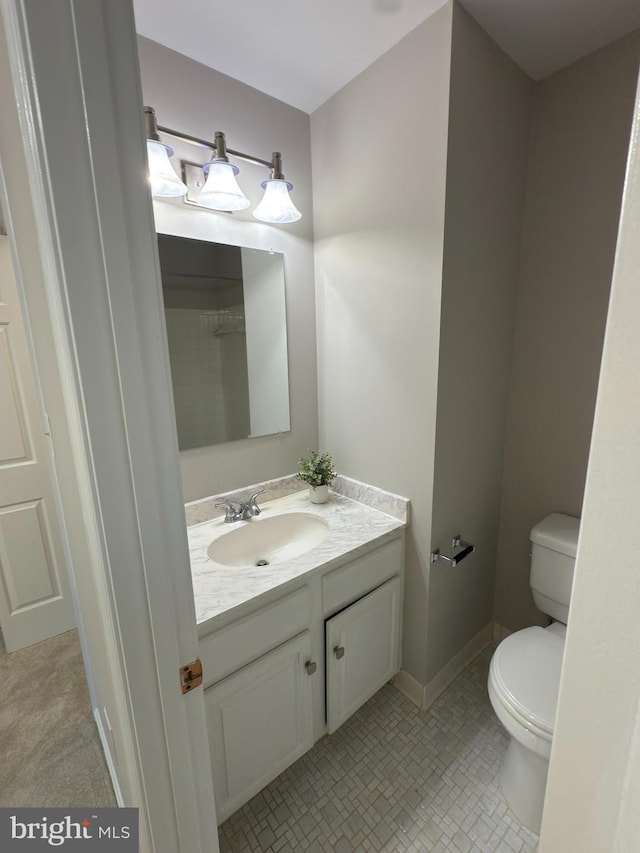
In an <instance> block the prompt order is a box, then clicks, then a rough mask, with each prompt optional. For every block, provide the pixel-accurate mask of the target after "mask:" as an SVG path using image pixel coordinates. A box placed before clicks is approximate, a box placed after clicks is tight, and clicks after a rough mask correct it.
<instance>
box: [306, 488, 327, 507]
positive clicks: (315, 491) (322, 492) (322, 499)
mask: <svg viewBox="0 0 640 853" xmlns="http://www.w3.org/2000/svg"><path fill="white" fill-rule="evenodd" d="M328 498H329V486H309V500H310V501H311V503H312V504H323V503H326V502H327V499H328Z"/></svg>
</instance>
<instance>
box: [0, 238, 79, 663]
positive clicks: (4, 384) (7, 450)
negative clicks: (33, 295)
mask: <svg viewBox="0 0 640 853" xmlns="http://www.w3.org/2000/svg"><path fill="white" fill-rule="evenodd" d="M0 400H1V401H2V405H1V406H0V628H2V633H3V635H4V641H5V645H6V647H7V651H10V652H11V651H15V650H16V649H20V648H23V647H24V646H28V645H31V644H32V643H37V642H40V641H41V640H45V639H47V638H48V637H52V636H54V635H55V634H60V633H62V632H63V631H68V630H69V629H70V628H73V627H74V626H75V617H74V613H73V605H72V601H71V592H70V587H69V579H68V575H67V570H66V565H65V557H64V551H63V547H62V538H61V534H60V528H59V522H58V518H57V515H56V508H55V498H54V492H53V487H52V483H51V479H50V477H51V473H50V470H49V464H48V459H47V447H46V444H45V441H46V438H45V433H44V429H43V427H42V417H41V414H40V410H39V408H38V398H37V392H36V384H35V381H34V377H33V373H32V366H31V359H30V356H29V350H28V346H27V339H26V334H25V329H24V324H23V321H22V314H21V310H20V304H19V301H18V294H17V289H16V284H15V279H14V275H13V264H12V261H11V254H10V246H9V238H8V237H3V236H0Z"/></svg>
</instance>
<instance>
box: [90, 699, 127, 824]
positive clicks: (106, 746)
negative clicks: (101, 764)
mask: <svg viewBox="0 0 640 853" xmlns="http://www.w3.org/2000/svg"><path fill="white" fill-rule="evenodd" d="M93 718H94V720H95V721H96V726H97V727H98V735H99V737H100V742H101V743H102V751H103V752H104V757H105V759H106V762H107V767H108V769H109V776H110V777H111V784H112V785H113V793H114V794H115V797H116V802H117V803H118V806H120V808H124V798H123V796H122V791H121V789H120V781H119V779H118V773H117V771H116V764H115V761H114V759H113V753H112V751H111V743H110V742H109V738H108V737H107V733H106V732H105V730H104V725H103V723H102V717H101V716H100V712H99V711H98V709H97V708H94V709H93Z"/></svg>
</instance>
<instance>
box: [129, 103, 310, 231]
mask: <svg viewBox="0 0 640 853" xmlns="http://www.w3.org/2000/svg"><path fill="white" fill-rule="evenodd" d="M144 116H145V129H146V135H147V151H148V159H149V174H150V183H151V192H152V195H153V196H154V198H168V197H176V196H184V195H186V193H187V192H188V188H187V186H186V184H184V183H183V182H182V181H181V180H180V178H179V177H178V176H177V174H176V173H175V171H174V170H173V167H172V166H171V163H170V161H169V157H171V156H172V155H173V151H172V150H171V148H170V147H169V146H168V145H165V144H164V143H163V142H162V140H161V139H160V133H163V134H166V135H168V136H173V137H174V138H175V139H180V140H182V141H184V142H189V143H191V144H192V145H198V146H201V147H204V148H208V149H210V150H211V151H212V152H213V156H212V157H211V160H210V161H209V163H207V164H205V165H204V166H202V167H200V166H198V167H196V168H198V169H202V172H203V173H204V175H206V180H204V179H203V180H202V182H201V183H202V184H204V186H203V187H202V189H201V190H200V193H199V194H198V196H197V198H196V199H195V200H193V201H190V203H195V204H196V205H199V206H200V207H206V208H209V209H210V210H220V211H225V212H229V211H234V210H244V209H245V208H247V207H249V205H250V203H251V202H250V201H249V199H248V198H247V197H246V196H245V194H244V193H243V192H242V190H241V189H240V187H239V186H238V182H237V181H236V175H237V174H238V171H239V170H238V167H237V166H235V165H233V164H232V163H230V162H229V156H228V155H231V156H232V157H234V158H236V159H239V160H245V161H246V162H248V163H253V164H254V165H257V166H262V167H263V168H266V169H269V171H270V173H271V174H270V177H269V178H268V179H267V180H266V181H263V182H262V185H261V186H262V188H263V189H264V196H263V198H262V201H261V202H260V204H259V205H258V206H257V207H256V209H255V210H254V212H253V215H254V216H255V217H256V219H260V220H261V221H262V222H272V223H275V224H286V223H288V222H296V221H297V220H298V219H300V218H301V216H302V214H301V213H300V211H299V210H298V209H297V208H296V206H295V205H294V204H293V202H292V201H291V198H290V196H289V192H290V191H291V190H292V189H293V184H291V183H289V182H288V181H285V179H284V175H283V173H282V155H281V154H280V152H279V151H274V153H273V155H272V158H271V160H262V159H260V158H259V157H253V156H252V155H250V154H243V153H241V152H240V151H234V150H233V149H231V148H227V145H226V140H225V136H224V133H222V132H221V131H217V132H216V134H215V137H214V142H208V141H207V140H205V139H199V138H198V137H196V136H190V135H189V134H186V133H181V132H180V131H177V130H171V129H170V128H168V127H162V126H158V124H157V122H156V116H155V110H154V109H153V108H152V107H145V108H144ZM185 165H188V166H190V167H193V166H194V164H193V163H188V162H187V161H184V162H183V168H184V166H185ZM198 183H200V181H199V182H198Z"/></svg>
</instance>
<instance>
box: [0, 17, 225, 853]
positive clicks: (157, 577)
mask: <svg viewBox="0 0 640 853" xmlns="http://www.w3.org/2000/svg"><path fill="white" fill-rule="evenodd" d="M0 12H1V14H2V16H3V21H4V25H5V29H6V33H7V38H6V41H7V48H8V52H9V57H10V63H11V67H12V80H13V87H14V96H15V101H16V103H17V105H18V110H19V114H20V117H21V122H22V134H21V136H22V145H23V154H24V158H25V166H26V171H27V174H28V186H26V187H24V189H23V192H24V193H25V194H26V195H27V196H28V198H29V203H30V205H31V206H32V208H33V214H34V216H35V221H36V232H37V233H36V235H35V237H36V239H35V240H34V235H33V234H31V238H32V242H35V244H36V246H35V247H34V248H36V250H38V251H39V252H40V255H41V260H42V266H43V270H44V279H45V289H46V297H47V308H48V311H49V314H50V315H51V326H52V332H53V338H54V341H55V353H50V357H55V358H56V359H57V362H58V369H59V372H60V377H61V381H62V387H63V396H64V401H65V409H66V413H67V418H68V425H69V428H70V430H71V441H72V445H73V452H74V456H73V465H74V467H75V471H74V473H75V476H76V478H77V481H78V485H79V488H80V495H79V506H80V512H81V513H82V522H83V524H84V525H85V526H86V529H87V533H88V540H89V542H90V556H91V559H90V561H89V562H90V565H78V564H75V566H74V571H75V572H76V573H88V574H90V575H91V582H92V583H93V585H94V587H95V592H96V601H97V604H98V617H99V619H100V620H101V623H102V630H103V632H104V635H105V638H106V644H107V647H108V650H109V654H108V664H109V666H110V667H111V670H112V672H113V674H114V676H115V683H116V688H117V696H115V697H114V705H115V707H116V710H117V714H118V715H119V716H120V717H121V722H122V724H123V732H124V736H125V747H126V753H125V754H124V755H120V754H119V755H118V761H119V770H120V773H121V780H122V782H123V785H122V788H123V796H124V798H125V801H126V803H127V805H135V806H139V807H140V816H141V825H142V833H141V836H142V839H143V840H142V843H141V850H143V851H154V853H175V851H176V850H179V851H184V853H187V851H188V853H192V851H193V853H196V851H197V853H200V851H201V853H205V851H207V853H209V851H212V850H213V851H215V850H217V849H218V846H217V830H216V822H215V809H214V802H213V784H212V776H211V767H210V760H209V756H208V751H207V750H202V749H201V746H200V744H201V743H202V742H206V738H207V731H206V723H205V716H204V699H203V693H202V691H201V690H194V691H192V692H191V693H189V694H187V695H186V696H183V695H182V693H181V692H180V689H179V682H178V680H177V678H176V675H175V674H176V671H177V669H178V667H179V665H180V664H181V663H182V662H184V661H185V660H192V659H193V658H195V657H197V646H198V643H197V633H196V624H195V613H194V605H193V598H192V593H191V583H190V567H189V556H188V546H187V539H186V528H185V524H184V507H183V504H182V498H181V484H180V469H179V458H178V451H177V440H176V436H175V424H174V417H173V409H172V397H171V388H170V381H169V366H168V359H167V353H166V340H165V335H164V327H163V323H162V304H161V289H160V277H159V270H158V264H157V250H156V247H155V228H154V223H153V214H152V208H151V200H150V198H149V194H148V190H147V188H146V186H145V182H144V177H143V176H144V171H145V156H146V155H145V146H144V139H143V133H142V121H141V116H142V98H141V92H140V83H139V69H138V62H137V47H136V36H135V27H134V19H133V11H132V7H131V2H130V0H116V2H114V0H89V2H88V1H87V0H64V2H63V0H61V2H57V3H51V4H44V5H43V4H42V3H40V2H38V0H2V4H1V5H0ZM60 91H64V92H65V98H64V99H61V98H60V97H59V92H60ZM117 175H120V176H121V180H118V179H115V178H114V176H117ZM14 201H15V196H14V195H12V194H11V193H9V203H10V205H11V204H13V203H14ZM18 203H19V202H18ZM17 236H19V235H17ZM25 236H26V235H25V234H24V233H23V234H22V235H21V237H22V238H25ZM16 242H17V243H18V242H20V241H18V240H17V241H16ZM22 245H24V244H23V243H22ZM21 251H22V250H19V253H18V262H20V252H21ZM24 286H25V297H26V300H27V302H28V301H29V282H28V281H25V282H24ZM34 341H35V343H36V345H37V340H36V339H35V337H34ZM159 461H160V463H161V464H158V462H159ZM78 509H79V507H78V505H75V506H70V505H69V503H68V500H67V504H66V505H65V506H64V510H65V516H67V515H68V514H77V513H78ZM72 556H73V555H72ZM89 665H90V669H91V670H92V671H93V673H94V675H95V671H96V670H97V669H99V668H100V666H104V665H105V662H104V661H91V660H90V661H89Z"/></svg>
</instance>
